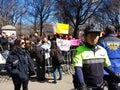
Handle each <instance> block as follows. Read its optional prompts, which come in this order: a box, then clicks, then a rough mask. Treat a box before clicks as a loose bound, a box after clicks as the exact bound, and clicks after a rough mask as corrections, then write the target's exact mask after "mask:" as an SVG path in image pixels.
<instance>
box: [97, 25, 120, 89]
mask: <svg viewBox="0 0 120 90" xmlns="http://www.w3.org/2000/svg"><path fill="white" fill-rule="evenodd" d="M99 42H100V45H101V46H103V47H104V48H105V49H106V51H107V53H108V57H109V59H110V61H111V68H112V70H113V71H114V72H115V73H116V74H117V75H118V76H119V75H120V39H119V38H117V37H116V34H115V27H114V26H112V25H108V26H106V28H105V36H103V37H102V38H101V39H100V41H99ZM104 74H105V75H104V79H105V80H106V81H107V83H108V90H119V88H118V83H119V79H117V80H116V79H114V78H112V76H111V75H110V74H108V73H106V72H104Z"/></svg>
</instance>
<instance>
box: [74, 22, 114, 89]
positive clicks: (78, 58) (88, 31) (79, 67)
mask: <svg viewBox="0 0 120 90" xmlns="http://www.w3.org/2000/svg"><path fill="white" fill-rule="evenodd" d="M100 33H101V29H100V28H99V27H98V26H97V25H95V24H91V25H88V26H87V27H86V28H85V30H84V37H85V43H84V44H83V45H81V46H78V47H77V48H76V51H77V52H76V54H75V56H74V57H73V64H74V68H75V77H74V78H73V79H76V80H73V83H74V85H75V86H77V87H76V88H77V90H88V88H89V89H92V90H103V85H104V84H103V70H104V67H105V69H106V70H107V71H108V72H109V73H110V74H112V75H113V76H115V73H114V72H113V71H112V70H111V69H110V68H109V66H110V65H111V63H110V61H109V58H108V56H107V52H106V50H105V49H104V48H102V47H101V46H99V45H97V43H98V40H99V36H100ZM76 84H77V85H76Z"/></svg>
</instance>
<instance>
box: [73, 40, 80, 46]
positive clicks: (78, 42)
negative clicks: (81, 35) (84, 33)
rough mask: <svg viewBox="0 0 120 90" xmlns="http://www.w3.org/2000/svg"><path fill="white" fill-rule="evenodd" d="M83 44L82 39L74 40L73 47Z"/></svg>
mask: <svg viewBox="0 0 120 90" xmlns="http://www.w3.org/2000/svg"><path fill="white" fill-rule="evenodd" d="M80 43H81V41H80V39H72V40H71V46H79V45H80Z"/></svg>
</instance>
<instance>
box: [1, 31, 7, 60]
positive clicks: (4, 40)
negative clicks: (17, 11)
mask: <svg viewBox="0 0 120 90" xmlns="http://www.w3.org/2000/svg"><path fill="white" fill-rule="evenodd" d="M1 35H2V37H0V44H1V45H2V48H3V52H2V55H3V57H4V58H5V59H6V58H7V56H8V54H9V47H8V45H9V43H8V37H7V35H6V33H5V32H2V34H1Z"/></svg>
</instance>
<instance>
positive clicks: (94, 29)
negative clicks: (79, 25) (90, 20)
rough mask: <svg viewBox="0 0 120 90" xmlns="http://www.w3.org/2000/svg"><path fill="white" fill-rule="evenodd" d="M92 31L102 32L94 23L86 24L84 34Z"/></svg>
mask: <svg viewBox="0 0 120 90" xmlns="http://www.w3.org/2000/svg"><path fill="white" fill-rule="evenodd" d="M93 32H96V33H100V32H102V30H101V29H100V27H99V26H98V25H96V24H91V25H88V26H87V27H86V28H85V30H84V34H85V35H87V34H88V33H93Z"/></svg>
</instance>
